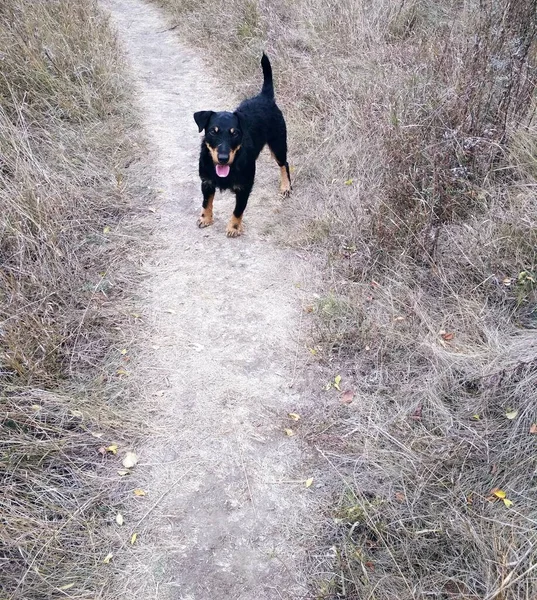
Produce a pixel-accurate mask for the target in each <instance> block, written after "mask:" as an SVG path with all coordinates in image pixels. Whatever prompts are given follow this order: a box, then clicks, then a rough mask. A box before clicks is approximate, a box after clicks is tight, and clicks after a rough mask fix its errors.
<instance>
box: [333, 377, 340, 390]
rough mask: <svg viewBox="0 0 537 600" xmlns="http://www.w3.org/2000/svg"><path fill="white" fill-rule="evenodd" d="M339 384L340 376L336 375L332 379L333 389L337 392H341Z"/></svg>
mask: <svg viewBox="0 0 537 600" xmlns="http://www.w3.org/2000/svg"><path fill="white" fill-rule="evenodd" d="M340 383H341V375H336V376H335V378H334V387H335V388H336V390H337V391H338V392H341V388H340V387H339V384H340Z"/></svg>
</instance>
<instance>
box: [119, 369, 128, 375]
mask: <svg viewBox="0 0 537 600" xmlns="http://www.w3.org/2000/svg"><path fill="white" fill-rule="evenodd" d="M116 373H117V374H118V375H128V374H129V373H128V371H125V369H118V370H117V371H116Z"/></svg>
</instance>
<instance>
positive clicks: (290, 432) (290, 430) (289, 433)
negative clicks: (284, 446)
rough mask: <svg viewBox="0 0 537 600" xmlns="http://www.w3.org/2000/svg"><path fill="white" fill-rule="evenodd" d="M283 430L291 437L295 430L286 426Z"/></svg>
mask: <svg viewBox="0 0 537 600" xmlns="http://www.w3.org/2000/svg"><path fill="white" fill-rule="evenodd" d="M284 431H285V433H286V434H287V435H288V436H289V437H291V436H292V435H295V432H294V431H293V430H292V429H289V428H287V429H284Z"/></svg>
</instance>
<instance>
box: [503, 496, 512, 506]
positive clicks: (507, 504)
mask: <svg viewBox="0 0 537 600" xmlns="http://www.w3.org/2000/svg"><path fill="white" fill-rule="evenodd" d="M503 503H504V504H505V506H507V508H510V507H511V506H512V505H513V501H512V500H509V499H507V498H503Z"/></svg>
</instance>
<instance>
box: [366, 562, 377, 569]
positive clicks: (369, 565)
mask: <svg viewBox="0 0 537 600" xmlns="http://www.w3.org/2000/svg"><path fill="white" fill-rule="evenodd" d="M365 566H366V567H367V568H368V569H370V570H371V571H374V570H375V565H374V564H373V563H372V562H366V563H365Z"/></svg>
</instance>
